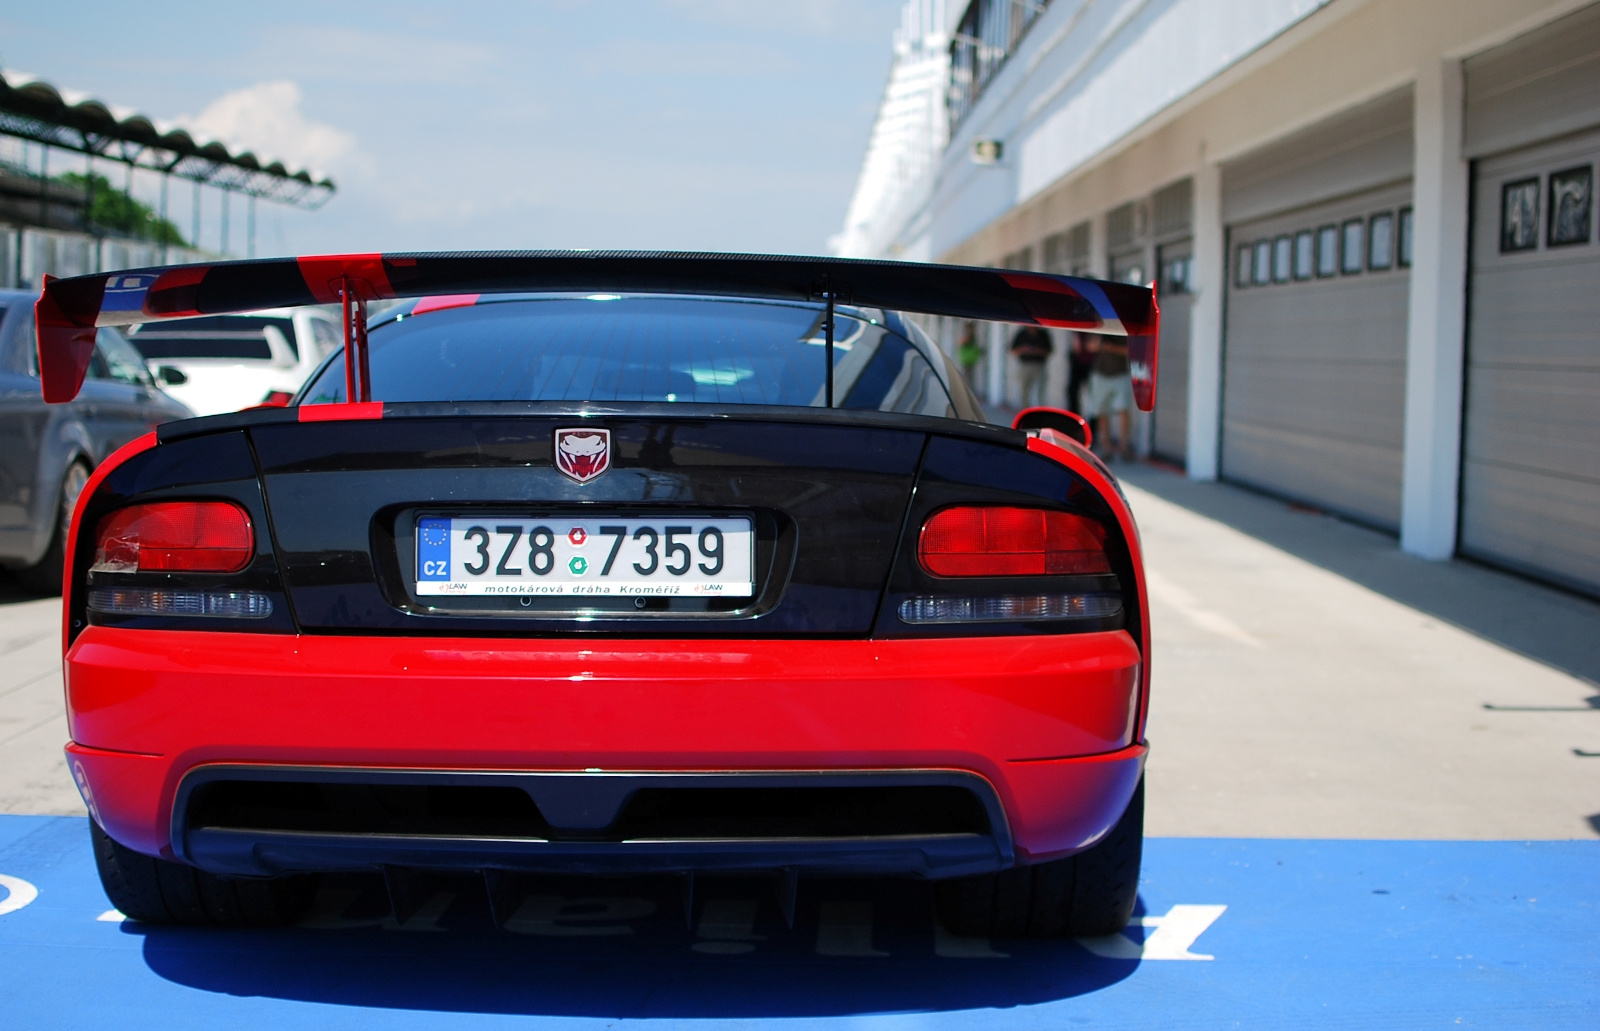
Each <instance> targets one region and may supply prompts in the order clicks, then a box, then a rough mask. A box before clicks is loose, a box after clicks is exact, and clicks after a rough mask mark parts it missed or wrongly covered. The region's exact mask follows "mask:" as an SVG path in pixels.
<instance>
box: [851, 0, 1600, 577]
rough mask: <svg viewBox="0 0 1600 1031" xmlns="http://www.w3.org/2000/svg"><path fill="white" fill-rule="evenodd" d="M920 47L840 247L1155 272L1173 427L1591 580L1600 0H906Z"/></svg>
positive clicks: (877, 138)
mask: <svg viewBox="0 0 1600 1031" xmlns="http://www.w3.org/2000/svg"><path fill="white" fill-rule="evenodd" d="M895 54H896V58H895V65H894V72H893V73H892V75H891V81H890V85H889V88H888V90H887V91H886V94H885V103H884V106H883V109H882V111H881V112H880V119H879V125H878V128H877V130H876V131H875V133H874V136H873V140H872V143H871V145H870V146H869V149H868V154H867V159H866V161H865V163H864V164H863V169H862V174H861V179H860V181H859V183H858V187H857V192H856V196H855V198H854V201H853V202H852V205H851V209H850V212H849V215H848V216H847V220H846V225H845V228H844V230H843V232H842V233H841V234H840V235H839V237H837V238H836V247H837V249H838V251H839V252H840V253H842V254H848V255H857V256H870V257H899V258H906V259H913V260H935V261H950V262H958V263H965V264H978V265H998V266H1010V267H1027V268H1035V269H1043V270H1047V271H1060V272H1082V273H1089V274H1093V275H1097V276H1105V277H1111V278H1119V279H1127V280H1141V281H1143V280H1149V279H1152V278H1154V279H1157V280H1158V282H1159V284H1160V294H1161V299H1162V311H1163V338H1162V358H1161V382H1160V387H1159V396H1158V404H1157V408H1156V411H1155V413H1154V414H1153V416H1152V417H1151V419H1149V420H1148V421H1146V423H1145V424H1144V426H1143V427H1142V429H1143V439H1144V443H1145V446H1146V447H1147V448H1148V449H1149V450H1150V451H1152V452H1153V453H1155V454H1156V455H1158V456H1161V457H1164V458H1167V459H1170V460H1172V461H1175V462H1179V463H1181V464H1183V465H1184V466H1185V467H1186V469H1187V470H1188V473H1189V475H1190V476H1193V477H1195V478H1199V479H1210V478H1215V477H1219V476H1220V477H1222V478H1224V479H1228V480H1232V481H1235V482H1238V483H1242V484H1247V485H1250V486H1252V487H1255V488H1259V489H1261V490H1265V491H1268V492H1271V493H1274V494H1277V495H1280V496H1282V497H1285V498H1290V499H1294V500H1298V501H1303V502H1307V503H1310V504H1313V505H1316V506H1319V507H1322V508H1325V509H1327V510H1329V511H1333V512H1337V513H1340V514H1342V515H1344V516H1347V517H1349V518H1352V519H1355V520H1359V521H1361V522H1364V523H1367V524H1370V525H1373V526H1376V527H1381V528H1384V529H1387V530H1390V531H1393V532H1396V533H1397V534H1398V535H1399V539H1400V544H1401V546H1402V547H1403V548H1405V549H1406V550H1407V551H1410V552H1413V553H1415V554H1419V555H1423V556H1427V557H1432V558H1444V557H1448V556H1451V555H1454V554H1458V553H1459V554H1465V555H1470V556H1473V557H1476V558H1480V559H1483V560H1486V561H1489V562H1493V563H1496V564H1499V565H1501V566H1504V567H1507V568H1511V569H1515V570H1518V571H1521V572H1525V573H1528V574H1531V575H1533V576H1536V577H1539V578H1541V579H1544V580H1547V581H1550V582H1553V583H1558V584H1562V585H1565V586H1568V587H1571V588H1574V589H1576V590H1579V591H1582V592H1585V593H1590V594H1600V239H1597V234H1596V226H1595V222H1596V215H1597V205H1596V204H1595V201H1594V185H1595V182H1594V179H1595V166H1596V164H1597V163H1600V4H1596V3H1592V2H1582V3H1577V2H1571V0H1565V2H1559V0H1472V2H1471V3H1461V2H1458V0H1321V2H1318V0H1050V2H1047V3H1039V2H1036V0H972V2H971V3H968V4H965V5H964V6H963V5H962V4H961V3H960V2H959V0H948V3H946V2H944V0H911V2H910V3H908V4H907V9H906V16H905V20H904V24H903V26H902V29H901V31H900V33H899V35H898V37H897V39H896V48H895ZM930 112H931V113H930ZM995 144H998V151H999V158H998V160H996V161H993V162H988V163H985V162H983V161H980V160H975V156H976V157H979V158H987V157H989V156H991V155H992V154H993V152H994V150H995V149H996V147H995ZM939 328H940V330H941V331H942V333H943V334H944V336H945V338H946V342H949V340H950V338H952V337H953V335H954V327H950V326H943V327H939ZM1002 345H1003V341H1002V340H1001V338H1000V337H999V336H998V335H997V336H996V337H995V339H994V340H993V341H991V346H990V347H989V360H988V363H987V367H986V369H985V370H984V376H983V386H984V387H985V388H986V389H987V392H988V394H989V396H990V399H991V400H992V401H994V402H996V403H999V402H1003V401H1005V400H1008V399H1013V400H1014V398H1015V376H1014V370H1013V369H1009V368H1008V365H1007V362H1008V360H1007V358H1006V357H1005V353H1004V347H1003V346H1002ZM1062 351H1064V347H1062V346H1059V345H1058V347H1057V352H1058V353H1057V357H1056V358H1055V359H1053V362H1052V364H1053V368H1052V370H1051V371H1052V376H1051V386H1050V389H1051V391H1052V392H1053V396H1054V397H1055V398H1056V403H1061V399H1062V398H1064V384H1065V378H1066V377H1065V363H1064V361H1063V360H1062V359H1061V352H1062Z"/></svg>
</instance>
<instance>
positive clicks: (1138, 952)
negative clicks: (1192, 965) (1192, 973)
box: [1078, 906, 1228, 960]
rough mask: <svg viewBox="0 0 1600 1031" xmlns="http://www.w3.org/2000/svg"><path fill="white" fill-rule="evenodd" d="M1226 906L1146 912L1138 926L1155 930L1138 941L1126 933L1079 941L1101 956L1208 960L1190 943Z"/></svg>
mask: <svg viewBox="0 0 1600 1031" xmlns="http://www.w3.org/2000/svg"><path fill="white" fill-rule="evenodd" d="M1227 908H1228V907H1227V906H1173V907H1172V908H1171V909H1169V910H1167V913H1166V915H1165V916H1146V917H1143V918H1141V919H1140V921H1139V923H1140V925H1141V926H1143V927H1146V928H1154V929H1155V930H1154V932H1153V933H1152V934H1151V935H1150V936H1149V937H1147V938H1145V940H1144V942H1143V943H1142V944H1141V943H1139V942H1135V941H1134V940H1133V939H1131V938H1129V937H1128V936H1127V935H1125V934H1108V935H1105V936H1104V937H1101V938H1079V939H1078V944H1079V945H1082V946H1083V947H1084V948H1086V949H1088V950H1089V951H1090V952H1092V953H1094V954H1095V955H1096V956H1099V957H1101V958H1102V959H1140V960H1144V959H1175V960H1211V959H1215V958H1216V957H1215V956H1210V955H1207V954H1205V953H1200V952H1190V951H1189V946H1191V945H1193V944H1194V943H1195V942H1196V941H1198V940H1199V938H1200V936H1201V935H1202V934H1204V933H1206V929H1207V928H1209V927H1210V926H1211V925H1212V924H1214V923H1216V921H1217V917H1219V916H1221V915H1222V914H1223V912H1224V911H1225V910H1226V909H1227Z"/></svg>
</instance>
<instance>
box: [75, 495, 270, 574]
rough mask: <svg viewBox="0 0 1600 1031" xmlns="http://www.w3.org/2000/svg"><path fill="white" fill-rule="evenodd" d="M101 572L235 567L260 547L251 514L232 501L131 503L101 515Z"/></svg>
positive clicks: (223, 570) (240, 566) (98, 548)
mask: <svg viewBox="0 0 1600 1031" xmlns="http://www.w3.org/2000/svg"><path fill="white" fill-rule="evenodd" d="M96 537H97V543H96V546H95V553H94V565H93V566H91V567H90V571H91V572H101V573H151V572H164V573H236V572H238V571H239V570H241V569H243V568H244V567H245V566H247V565H249V564H250V559H251V558H252V557H254V555H255V551H256V543H255V533H254V532H253V531H252V530H251V528H250V516H249V514H248V513H247V512H245V510H244V509H242V508H240V507H239V506H238V505H235V504H234V503H232V502H231V501H165V502H160V503H157V504H152V505H131V506H129V507H128V508H124V509H121V510H119V511H116V512H113V513H111V514H110V515H108V516H106V517H105V518H104V519H102V520H101V521H100V532H99V533H98V534H97V535H96Z"/></svg>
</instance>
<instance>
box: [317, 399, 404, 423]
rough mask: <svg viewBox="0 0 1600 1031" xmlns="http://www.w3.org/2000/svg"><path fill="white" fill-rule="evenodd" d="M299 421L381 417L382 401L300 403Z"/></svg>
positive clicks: (338, 420) (344, 420)
mask: <svg viewBox="0 0 1600 1031" xmlns="http://www.w3.org/2000/svg"><path fill="white" fill-rule="evenodd" d="M298 411H299V413H300V421H301V422H347V421H349V420H352V419H381V418H383V402H382V401H357V402H355V403H354V404H334V405H301V406H300V408H299V409H298Z"/></svg>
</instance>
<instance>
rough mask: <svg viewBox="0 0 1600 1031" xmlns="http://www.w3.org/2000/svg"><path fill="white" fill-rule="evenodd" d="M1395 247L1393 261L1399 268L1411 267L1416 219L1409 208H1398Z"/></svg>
mask: <svg viewBox="0 0 1600 1031" xmlns="http://www.w3.org/2000/svg"><path fill="white" fill-rule="evenodd" d="M1399 230H1400V231H1399V234H1398V237H1397V240H1396V242H1397V244H1398V246H1397V247H1396V248H1395V263H1396V264H1397V265H1399V266H1400V267H1401V268H1410V267H1411V245H1412V243H1413V241H1414V240H1415V239H1416V235H1417V234H1416V219H1415V218H1413V217H1412V212H1411V209H1410V208H1401V209H1400V225H1399Z"/></svg>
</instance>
